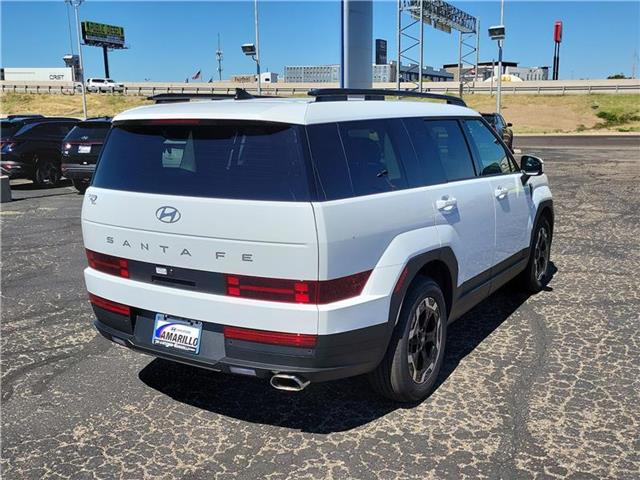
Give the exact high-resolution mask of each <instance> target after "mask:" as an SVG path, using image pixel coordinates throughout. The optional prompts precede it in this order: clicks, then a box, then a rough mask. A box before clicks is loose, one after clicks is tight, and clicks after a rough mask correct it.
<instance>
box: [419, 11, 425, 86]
mask: <svg viewBox="0 0 640 480" xmlns="http://www.w3.org/2000/svg"><path fill="white" fill-rule="evenodd" d="M423 21H424V0H420V22H419V24H420V66H419V68H420V71H419V72H418V91H419V92H422V68H423V65H424V23H423Z"/></svg>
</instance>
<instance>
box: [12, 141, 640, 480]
mask: <svg viewBox="0 0 640 480" xmlns="http://www.w3.org/2000/svg"><path fill="white" fill-rule="evenodd" d="M516 147H518V148H520V149H521V150H522V151H523V152H528V153H537V154H539V155H540V156H542V157H543V158H544V159H545V160H546V163H545V167H546V171H547V173H548V175H549V177H550V181H551V185H552V189H553V193H554V196H555V209H556V229H555V238H554V243H553V248H552V260H553V262H554V265H555V268H556V269H557V270H556V272H555V275H554V277H553V279H552V281H551V283H550V285H549V287H548V289H547V290H546V291H543V292H541V293H540V294H538V295H535V296H532V297H527V296H524V295H522V294H520V293H518V292H517V291H514V290H513V289H509V288H506V289H503V290H502V291H500V292H498V293H496V294H495V295H493V296H492V297H490V298H489V299H487V300H486V301H484V302H483V303H482V304H480V305H479V306H478V307H476V308H475V309H473V310H472V311H471V312H469V313H468V314H466V315H465V316H464V317H463V318H462V319H460V320H459V321H458V322H456V323H455V324H453V325H452V326H451V327H450V329H449V340H448V342H449V343H448V346H447V348H448V352H447V356H446V359H445V365H444V368H443V372H442V374H441V378H440V380H439V386H438V388H437V389H436V391H435V392H434V393H433V394H432V395H431V397H430V398H428V399H427V400H426V401H424V402H422V403H421V404H419V405H416V406H412V407H399V406H398V405H395V404H393V403H389V402H387V401H384V400H381V399H379V398H377V397H375V396H374V395H373V394H372V393H371V392H370V390H369V388H368V385H367V383H366V380H364V379H362V378H353V379H347V380H342V381H337V382H332V383H327V384H318V385H311V386H310V387H309V388H307V389H306V390H304V391H303V392H301V393H297V394H290V393H287V392H281V391H276V390H274V389H272V388H270V387H269V386H268V384H267V383H263V382H260V381H257V380H254V379H248V378H243V377H232V376H224V375H221V374H216V373H213V372H208V371H204V370H199V369H196V368H192V367H188V366H183V365H177V364H171V363H169V362H166V361H162V360H158V359H153V358H152V357H147V356H143V355H141V354H138V353H134V352H131V351H129V350H126V349H124V348H122V347H119V346H116V345H114V344H111V343H109V342H107V341H106V340H104V339H103V338H102V337H100V336H99V335H98V334H97V333H96V332H95V330H94V329H93V327H92V325H91V322H92V311H91V309H90V307H89V303H88V301H87V296H86V293H85V289H84V283H83V279H82V270H83V268H84V266H85V263H86V260H85V258H84V251H83V247H82V238H81V232H80V221H79V215H80V205H81V201H82V197H81V196H79V195H77V194H76V193H75V192H74V190H73V188H72V187H70V186H67V187H61V188H56V189H49V190H34V189H32V188H31V186H30V185H29V184H23V185H19V186H16V187H15V189H14V198H15V199H16V201H14V202H13V203H11V204H4V205H3V206H2V214H1V218H2V326H1V334H2V343H1V347H2V357H1V367H2V377H1V378H2V404H1V405H2V469H3V478H6V479H13V478H29V479H31V478H34V479H35V478H125V479H137V478H143V477H150V478H169V479H174V478H175V479H196V478H207V479H214V478H215V479H227V478H248V479H258V478H271V479H279V478H296V479H298V478H308V479H315V478H333V479H342V478H345V479H346V478H349V479H370V478H373V479H393V478H398V479H408V478H420V479H422V478H461V477H468V478H480V477H489V478H509V479H511V478H532V477H536V478H575V479H578V478H579V479H585V478H593V479H600V478H616V479H623V478H629V479H631V478H635V479H637V478H639V476H640V274H638V271H639V270H640V248H639V243H640V241H639V239H640V187H639V180H640V137H618V139H617V140H616V139H615V138H613V137H606V138H601V139H600V140H597V139H588V140H585V139H584V138H582V137H554V138H552V139H550V138H545V139H539V138H536V137H522V138H518V139H517V140H516Z"/></svg>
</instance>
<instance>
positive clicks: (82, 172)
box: [62, 163, 96, 180]
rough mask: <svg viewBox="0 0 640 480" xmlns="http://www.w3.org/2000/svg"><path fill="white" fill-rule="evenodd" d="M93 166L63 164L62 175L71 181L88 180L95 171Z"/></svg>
mask: <svg viewBox="0 0 640 480" xmlns="http://www.w3.org/2000/svg"><path fill="white" fill-rule="evenodd" d="M95 169H96V166H95V165H79V164H77V163H63V164H62V175H64V176H65V177H67V178H70V179H71V180H78V179H90V178H91V177H92V176H93V172H94V171H95Z"/></svg>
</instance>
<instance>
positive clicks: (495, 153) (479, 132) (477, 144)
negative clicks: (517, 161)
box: [464, 120, 515, 175]
mask: <svg viewBox="0 0 640 480" xmlns="http://www.w3.org/2000/svg"><path fill="white" fill-rule="evenodd" d="M464 124H465V128H466V129H467V133H468V135H469V138H470V141H471V148H472V149H473V152H474V155H475V157H476V159H477V161H478V163H479V164H480V174H481V175H496V174H501V173H511V172H514V171H515V169H514V168H513V165H512V164H511V161H510V160H509V156H508V155H507V152H506V150H505V149H504V147H503V146H502V144H501V143H500V141H499V140H498V138H497V137H496V136H495V135H494V134H493V132H491V130H489V128H487V126H486V125H485V124H484V123H483V122H482V121H480V120H466V121H465V122H464Z"/></svg>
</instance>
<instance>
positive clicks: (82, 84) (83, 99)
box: [65, 0, 87, 120]
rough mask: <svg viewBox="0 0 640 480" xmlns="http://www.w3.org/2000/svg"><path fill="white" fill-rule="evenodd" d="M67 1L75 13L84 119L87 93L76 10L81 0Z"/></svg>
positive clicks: (78, 17)
mask: <svg viewBox="0 0 640 480" xmlns="http://www.w3.org/2000/svg"><path fill="white" fill-rule="evenodd" d="M65 1H68V2H69V4H71V5H72V6H73V10H74V11H75V14H76V29H77V35H78V60H79V61H80V91H81V92H82V114H83V115H84V119H85V120H86V119H87V95H86V92H85V88H84V64H83V63H82V44H81V42H80V36H81V33H80V14H79V13H78V11H79V10H80V5H81V4H82V2H83V0H65Z"/></svg>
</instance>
